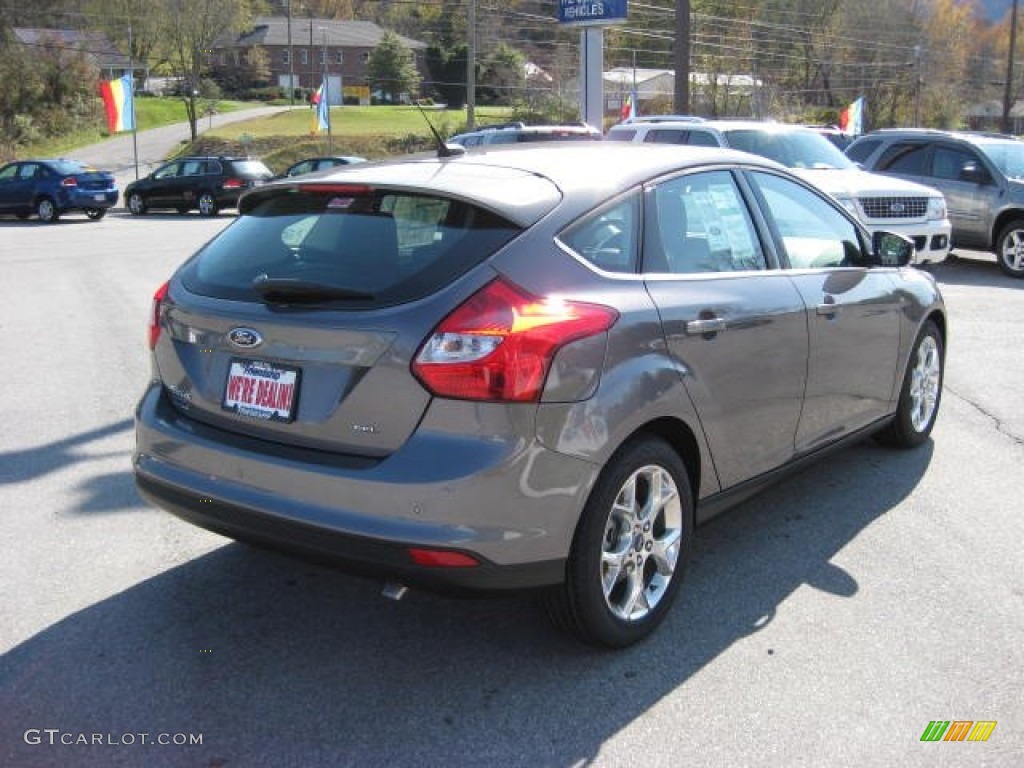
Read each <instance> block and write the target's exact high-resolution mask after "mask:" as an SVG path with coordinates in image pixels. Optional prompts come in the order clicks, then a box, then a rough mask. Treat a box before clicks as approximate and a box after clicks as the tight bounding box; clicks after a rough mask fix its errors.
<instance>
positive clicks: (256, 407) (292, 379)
mask: <svg viewBox="0 0 1024 768" xmlns="http://www.w3.org/2000/svg"><path fill="white" fill-rule="evenodd" d="M298 395H299V369H298V368H289V367H287V366H283V365H274V364H272V363H267V362H264V361H262V360H232V361H231V368H230V369H229V370H228V381H227V385H226V386H225V387H224V402H223V407H224V408H225V409H226V410H229V411H234V412H235V413H237V414H240V415H242V416H249V417H251V418H255V419H264V420H267V421H285V422H288V421H292V420H293V419H294V418H295V404H296V402H297V401H298Z"/></svg>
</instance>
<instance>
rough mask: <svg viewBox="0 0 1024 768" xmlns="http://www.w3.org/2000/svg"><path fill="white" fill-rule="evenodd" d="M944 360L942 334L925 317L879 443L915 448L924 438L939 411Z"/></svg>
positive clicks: (930, 430) (932, 425)
mask: <svg viewBox="0 0 1024 768" xmlns="http://www.w3.org/2000/svg"><path fill="white" fill-rule="evenodd" d="M944 364H945V355H944V354H943V349H942V335H941V334H940V333H939V329H938V326H936V325H935V323H933V322H932V321H931V320H929V321H928V322H927V323H925V324H924V327H923V328H921V332H920V333H919V334H918V336H917V340H916V341H915V342H914V349H913V350H912V351H911V353H910V360H909V361H908V363H907V372H906V374H905V375H904V376H903V387H902V388H901V389H900V401H899V404H898V405H897V407H896V414H895V416H893V419H892V422H891V423H890V424H889V426H887V427H886V428H885V429H884V430H882V431H881V432H879V433H878V435H877V439H878V441H879V442H880V443H884V444H885V445H889V446H892V447H894V448H916V447H917V446H919V445H921V443H923V442H924V441H925V440H927V439H928V436H929V435H930V434H931V432H932V427H934V426H935V419H936V417H937V416H938V414H939V401H940V400H941V398H942V374H943V368H944Z"/></svg>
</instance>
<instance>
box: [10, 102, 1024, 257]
mask: <svg viewBox="0 0 1024 768" xmlns="http://www.w3.org/2000/svg"><path fill="white" fill-rule="evenodd" d="M835 134H836V130H835V129H833V128H831V127H829V126H807V127H802V126H796V125H784V124H777V123H764V122H754V121H736V120H705V119H702V118H698V117H693V116H688V115H655V116H646V117H640V118H632V119H630V120H627V121H624V122H623V123H620V124H619V125H615V126H612V127H611V128H610V129H609V131H608V134H607V136H606V137H604V138H606V139H607V140H610V141H630V142H640V143H645V144H683V145H689V146H713V147H730V148H733V149H739V150H742V151H746V152H751V153H754V154H758V155H761V156H764V157H767V158H769V159H772V160H775V161H777V162H780V163H782V164H783V165H784V166H786V167H788V168H791V169H792V170H794V171H795V172H796V173H798V174H799V175H801V176H803V177H804V178H806V179H807V180H809V181H811V182H812V183H814V184H816V185H817V186H819V187H821V188H822V189H824V190H825V191H826V192H828V193H829V194H831V195H833V196H834V197H835V198H836V199H837V200H839V202H840V203H842V204H843V206H844V207H846V208H847V209H848V210H850V212H851V213H853V214H854V215H855V216H856V217H857V218H858V219H860V221H861V222H862V223H863V224H864V225H865V226H866V227H867V228H868V230H869V231H877V230H887V231H894V232H899V233H902V234H905V235H907V236H908V237H910V238H911V239H912V240H913V241H914V244H915V250H916V255H915V258H914V262H915V263H917V264H936V263H939V262H941V261H942V260H943V259H945V258H946V256H947V254H948V253H949V251H950V249H951V248H952V247H957V246H959V247H962V248H971V249H977V250H986V251H991V252H994V253H995V254H996V256H997V261H998V264H999V266H1000V268H1001V269H1002V270H1003V271H1004V272H1005V273H1006V274H1008V275H1011V276H1013V277H1024V142H1021V141H1019V140H1018V139H1016V138H1014V137H1012V136H1004V135H999V134H981V133H966V132H954V131H938V130H930V129H883V130H879V131H874V132H872V133H870V134H868V135H865V136H861V137H860V138H858V139H857V140H856V141H854V142H853V143H852V144H850V145H849V146H848V147H847V148H846V150H845V154H844V153H843V152H842V151H840V150H839V149H838V147H840V146H843V145H845V144H846V143H847V141H848V139H849V137H848V136H846V135H845V134H842V135H835ZM601 138H602V136H601V134H600V132H598V131H596V130H595V129H593V128H591V127H589V126H586V125H581V124H566V125H542V126H541V125H525V124H523V123H518V122H515V123H503V124H499V125H491V126H482V127H481V128H479V129H478V130H476V131H473V132H469V133H463V134H458V135H456V136H453V137H451V138H450V139H449V140H448V141H449V142H450V143H451V144H456V145H461V146H462V147H463V148H477V149H478V150H481V151H482V150H490V149H494V148H497V147H499V146H504V145H508V144H521V143H535V142H542V141H558V142H563V141H575V140H595V139H601ZM456 148H458V147H456ZM362 162H365V158H362V157H356V156H325V157H312V158H306V159H304V160H301V161H299V162H297V163H295V164H294V165H292V166H291V167H289V168H288V169H287V170H286V171H285V173H284V174H281V176H277V177H275V176H273V174H272V173H271V172H270V170H269V169H268V168H267V167H266V166H265V165H264V164H263V163H262V162H260V161H259V160H254V159H250V158H242V157H185V158H179V159H176V160H173V161H171V162H168V163H165V164H164V165H162V166H160V167H159V168H158V169H157V170H155V171H154V172H153V173H151V174H150V175H149V176H147V177H146V178H144V179H140V180H138V181H135V182H132V183H131V184H129V185H128V187H127V188H126V189H125V195H124V199H125V206H126V208H127V209H128V210H129V211H130V212H131V213H132V214H135V215H141V214H144V213H146V212H147V211H149V210H153V209H170V210H177V211H179V212H180V213H187V212H188V211H191V210H198V211H199V212H200V213H201V214H203V215H207V216H211V215H216V214H217V213H218V212H219V211H220V210H222V209H224V208H231V207H235V206H237V204H238V200H239V197H240V196H241V194H242V193H243V192H245V191H247V190H249V189H251V188H252V187H254V186H258V185H260V184H262V183H264V182H266V181H268V180H271V179H274V178H292V177H295V176H299V175H303V174H306V173H313V172H317V171H323V170H326V169H329V168H333V167H337V166H339V165H352V164H356V163H362ZM117 199H118V190H117V187H116V184H115V182H114V178H113V176H112V175H111V174H110V173H108V172H105V171H98V170H96V169H93V168H88V167H86V166H84V165H82V164H81V163H77V162H75V161H73V160H64V159H57V160H23V161H19V162H14V163H9V164H7V165H5V166H3V167H2V168H0V214H13V215H15V216H17V217H18V218H21V219H26V218H28V217H29V216H31V215H33V214H34V215H36V216H38V217H39V219H40V220H42V221H47V222H52V221H56V220H57V219H58V218H59V217H60V216H61V215H62V214H64V213H68V212H71V211H82V212H84V213H85V214H86V215H87V216H88V217H89V218H91V219H100V218H102V217H103V216H104V214H105V213H106V211H107V210H109V209H110V208H111V207H112V206H113V205H115V204H116V202H117Z"/></svg>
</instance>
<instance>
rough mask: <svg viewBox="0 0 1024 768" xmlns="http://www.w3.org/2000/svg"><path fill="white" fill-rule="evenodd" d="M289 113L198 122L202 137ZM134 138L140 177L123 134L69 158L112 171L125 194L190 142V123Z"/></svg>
mask: <svg viewBox="0 0 1024 768" xmlns="http://www.w3.org/2000/svg"><path fill="white" fill-rule="evenodd" d="M287 109H289V107H255V108H253V109H242V110H238V111H237V112H228V113H226V114H223V115H214V116H213V118H212V119H211V118H208V117H204V118H202V119H200V121H199V126H198V128H199V133H200V135H202V133H203V132H204V131H206V130H209V129H210V128H211V127H214V128H218V127H220V126H222V125H227V124H228V123H236V122H239V121H240V120H249V119H251V118H254V117H263V116H264V115H272V114H274V113H276V112H281V111H283V110H287ZM296 109H302V107H296ZM134 138H135V142H134V143H135V144H137V146H138V158H139V166H138V173H136V170H135V151H134V149H133V137H132V134H131V133H120V134H118V135H116V136H113V137H111V138H110V139H107V140H106V141H103V142H100V143H99V144H92V145H90V146H88V147H82V148H80V149H76V150H73V151H71V152H68V153H67V156H68V157H71V158H73V159H75V160H81V161H82V162H85V163H88V164H90V165H94V166H96V167H97V168H103V169H105V170H110V171H112V172H113V173H114V177H115V178H116V179H117V186H118V188H119V189H120V190H121V191H122V192H123V191H124V188H125V187H126V186H127V185H128V184H129V183H130V182H132V181H134V180H135V179H136V178H141V177H143V176H146V175H147V174H149V172H150V171H152V170H153V169H154V168H155V167H156V166H157V165H159V164H160V163H162V162H163V161H164V159H165V158H166V157H167V156H168V155H169V154H170V153H171V152H172V151H173V150H174V149H175V148H176V147H177V146H179V145H180V144H181V143H182V142H187V141H189V139H190V138H191V132H190V131H189V125H188V123H187V122H184V123H175V124H173V125H165V126H163V127H161V128H151V129H149V130H147V131H139V132H138V133H137V134H136V136H135V137H134ZM121 202H122V203H123V202H124V201H123V200H122V201H121Z"/></svg>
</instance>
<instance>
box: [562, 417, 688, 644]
mask: <svg viewBox="0 0 1024 768" xmlns="http://www.w3.org/2000/svg"><path fill="white" fill-rule="evenodd" d="M692 537H693V496H692V494H691V491H690V482H689V478H688V476H687V473H686V468H685V466H684V465H683V462H682V460H681V459H680V458H679V455H678V454H677V453H676V452H675V451H674V450H672V448H671V447H670V446H669V445H668V444H667V443H665V442H664V441H662V440H660V439H657V438H653V437H643V438H639V439H636V440H633V441H631V442H629V443H627V444H626V445H625V446H623V447H622V448H621V449H620V450H619V451H618V452H616V454H615V456H614V457H613V458H612V459H611V460H610V461H609V462H608V465H607V466H606V467H605V470H604V472H602V474H601V476H600V477H599V478H598V481H597V484H596V485H595V487H594V490H593V491H592V492H591V495H590V498H589V499H588V501H587V504H586V507H585V508H584V510H583V515H582V517H581V519H580V523H579V526H578V528H577V530H576V535H575V536H574V538H573V544H572V550H571V552H570V555H569V562H568V565H567V567H566V581H565V583H564V584H562V585H559V586H558V587H554V588H552V590H551V591H550V592H549V594H548V595H547V598H548V609H549V613H550V614H551V617H552V619H553V620H554V621H555V623H556V624H558V625H559V626H561V627H562V628H564V629H566V630H568V631H569V632H571V633H572V634H574V635H576V636H577V637H579V638H580V639H581V640H583V641H584V642H587V643H591V644H593V645H600V646H605V647H608V648H624V647H626V646H628V645H631V644H633V643H635V642H637V641H639V640H642V639H643V638H644V637H646V636H647V635H649V634H650V633H651V632H653V631H654V630H655V628H657V626H658V625H659V624H660V623H661V622H662V620H663V619H664V618H665V615H666V614H667V613H668V610H669V608H670V607H671V605H672V602H673V600H674V599H675V596H676V594H677V593H678V591H679V586H680V584H681V582H682V579H683V571H684V568H685V565H686V561H687V560H688V559H689V553H690V546H691V540H692Z"/></svg>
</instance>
